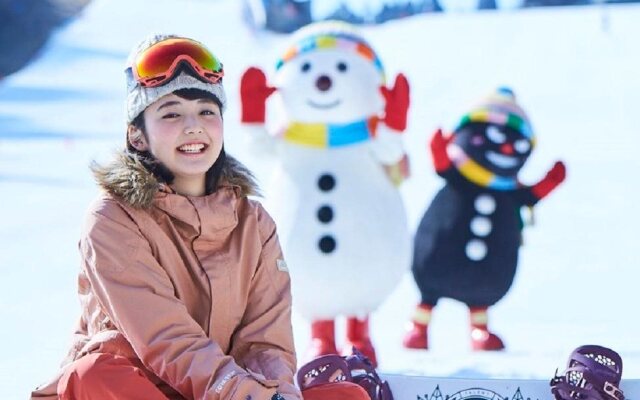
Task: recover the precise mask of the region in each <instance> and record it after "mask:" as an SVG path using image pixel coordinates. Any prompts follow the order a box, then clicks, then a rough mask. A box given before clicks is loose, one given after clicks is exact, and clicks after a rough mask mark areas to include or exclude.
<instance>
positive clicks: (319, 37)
mask: <svg viewBox="0 0 640 400" xmlns="http://www.w3.org/2000/svg"><path fill="white" fill-rule="evenodd" d="M334 49H339V50H344V51H351V52H353V53H354V54H357V55H358V56H360V57H363V58H364V59H366V60H367V61H369V62H371V63H372V64H373V65H374V67H375V68H376V69H377V71H378V72H379V74H380V76H381V80H382V83H384V82H385V80H386V77H385V72H384V67H383V65H382V62H381V61H380V58H379V57H378V55H377V54H376V52H375V51H374V50H373V48H372V47H371V46H370V45H369V43H367V41H366V40H365V39H364V38H363V37H362V36H361V35H359V34H358V33H357V31H356V29H355V28H354V27H353V26H352V25H350V24H348V23H346V22H342V21H322V22H316V23H313V24H310V25H307V26H306V27H304V28H301V29H300V30H298V31H297V32H296V33H295V34H294V35H293V39H292V44H291V45H289V46H288V47H287V48H286V50H285V51H284V54H283V55H282V57H280V59H278V61H277V63H276V71H277V70H279V69H280V68H282V66H284V65H285V64H286V63H287V62H288V61H290V60H292V59H294V58H296V57H298V56H299V55H300V54H304V53H307V52H311V51H318V50H334Z"/></svg>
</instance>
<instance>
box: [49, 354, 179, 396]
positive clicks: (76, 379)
mask: <svg viewBox="0 0 640 400" xmlns="http://www.w3.org/2000/svg"><path fill="white" fill-rule="evenodd" d="M58 396H59V398H60V399H61V400H90V399H94V400H95V399H101V400H118V399H128V400H168V399H167V397H166V396H165V395H164V394H163V393H162V392H161V391H160V389H158V388H157V387H156V385H154V384H153V383H152V382H151V381H150V380H149V379H148V378H147V377H146V376H145V374H144V373H143V372H142V371H141V370H140V368H138V367H136V366H135V365H133V364H132V363H131V361H129V359H127V358H125V357H121V356H116V355H113V354H105V353H95V354H89V355H86V356H84V357H82V358H79V359H78V360H76V361H74V362H73V364H71V365H70V366H69V367H68V368H67V370H66V372H65V373H64V375H62V378H60V382H59V383H58Z"/></svg>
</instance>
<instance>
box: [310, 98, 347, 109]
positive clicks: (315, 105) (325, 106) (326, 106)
mask: <svg viewBox="0 0 640 400" xmlns="http://www.w3.org/2000/svg"><path fill="white" fill-rule="evenodd" d="M340 103H342V101H341V100H340V99H336V100H335V101H332V102H330V103H316V102H315V101H313V100H307V104H308V105H310V106H311V107H313V108H321V109H324V110H326V109H329V108H333V107H336V106H337V105H339V104H340Z"/></svg>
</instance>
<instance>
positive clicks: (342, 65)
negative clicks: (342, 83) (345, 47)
mask: <svg viewBox="0 0 640 400" xmlns="http://www.w3.org/2000/svg"><path fill="white" fill-rule="evenodd" d="M336 68H337V69H338V71H340V72H346V71H347V64H346V63H344V62H342V61H340V62H339V63H338V65H336Z"/></svg>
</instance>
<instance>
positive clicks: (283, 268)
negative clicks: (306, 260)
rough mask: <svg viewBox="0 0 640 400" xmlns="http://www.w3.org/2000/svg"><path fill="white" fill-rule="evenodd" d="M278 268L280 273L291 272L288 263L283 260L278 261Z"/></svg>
mask: <svg viewBox="0 0 640 400" xmlns="http://www.w3.org/2000/svg"><path fill="white" fill-rule="evenodd" d="M276 266H277V267H278V271H282V272H289V267H287V262H286V261H285V260H283V259H282V258H278V259H277V260H276Z"/></svg>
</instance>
